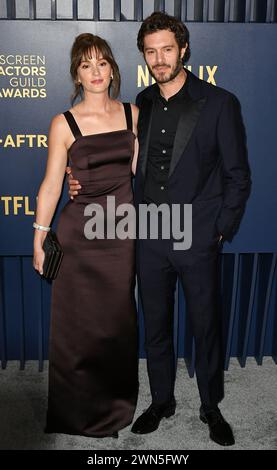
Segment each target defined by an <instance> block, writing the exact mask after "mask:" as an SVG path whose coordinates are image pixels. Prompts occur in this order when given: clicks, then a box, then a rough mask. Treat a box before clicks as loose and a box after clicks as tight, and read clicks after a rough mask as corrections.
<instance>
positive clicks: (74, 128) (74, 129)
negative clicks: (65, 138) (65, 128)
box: [63, 111, 82, 139]
mask: <svg viewBox="0 0 277 470" xmlns="http://www.w3.org/2000/svg"><path fill="white" fill-rule="evenodd" d="M63 115H64V117H65V119H66V120H67V123H68V125H69V127H70V129H71V132H72V134H73V135H74V137H75V139H78V137H82V134H81V131H80V129H79V127H78V125H77V122H76V121H75V119H74V117H73V114H72V113H71V112H70V111H65V113H63Z"/></svg>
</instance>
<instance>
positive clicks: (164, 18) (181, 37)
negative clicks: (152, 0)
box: [137, 11, 190, 64]
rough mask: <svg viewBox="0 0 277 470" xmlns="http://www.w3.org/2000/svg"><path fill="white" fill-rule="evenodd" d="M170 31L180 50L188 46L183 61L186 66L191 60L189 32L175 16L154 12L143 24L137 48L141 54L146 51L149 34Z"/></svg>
mask: <svg viewBox="0 0 277 470" xmlns="http://www.w3.org/2000/svg"><path fill="white" fill-rule="evenodd" d="M164 29H166V30H168V31H171V32H172V33H174V34H175V39H176V42H177V44H178V46H179V49H181V48H183V47H185V46H186V44H187V45H188V46H187V49H186V52H185V54H184V57H183V59H182V62H183V64H185V63H186V62H187V61H188V60H189V58H190V45H189V31H188V29H187V27H186V26H185V25H184V24H183V23H182V22H181V21H179V20H177V19H176V18H175V17H174V16H170V15H168V14H167V13H162V12H160V11H154V13H152V15H150V16H148V17H147V18H146V19H145V20H144V21H143V23H142V25H141V27H140V30H139V32H138V37H137V46H138V49H139V51H140V52H142V53H143V51H144V38H145V36H146V35H147V34H152V33H155V32H157V31H162V30H164Z"/></svg>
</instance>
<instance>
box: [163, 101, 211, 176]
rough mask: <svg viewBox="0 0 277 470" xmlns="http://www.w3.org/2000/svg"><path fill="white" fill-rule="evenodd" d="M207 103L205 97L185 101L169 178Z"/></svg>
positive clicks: (176, 135) (175, 140)
mask: <svg viewBox="0 0 277 470" xmlns="http://www.w3.org/2000/svg"><path fill="white" fill-rule="evenodd" d="M205 102H206V98H205V97H204V98H200V99H198V100H195V101H194V100H192V99H191V98H190V97H187V99H186V100H185V103H184V110H183V111H182V113H181V116H180V119H179V122H178V126H177V131H176V134H175V139H174V145H173V151H172V157H171V162H170V167H169V175H168V177H170V176H171V175H172V173H173V171H174V169H175V167H176V165H177V163H178V161H179V160H180V158H181V156H182V154H183V153H184V151H185V149H186V146H187V145H188V142H189V140H190V138H191V135H192V133H193V131H194V128H195V126H196V124H197V121H198V118H199V116H200V113H201V110H202V108H203V106H204V104H205Z"/></svg>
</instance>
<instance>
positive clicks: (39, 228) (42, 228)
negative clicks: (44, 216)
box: [33, 222, 50, 232]
mask: <svg viewBox="0 0 277 470" xmlns="http://www.w3.org/2000/svg"><path fill="white" fill-rule="evenodd" d="M33 227H34V228H36V229H37V230H42V231H43V232H49V230H50V227H44V225H39V224H37V223H36V222H34V223H33Z"/></svg>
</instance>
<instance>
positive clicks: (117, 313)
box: [34, 34, 138, 437]
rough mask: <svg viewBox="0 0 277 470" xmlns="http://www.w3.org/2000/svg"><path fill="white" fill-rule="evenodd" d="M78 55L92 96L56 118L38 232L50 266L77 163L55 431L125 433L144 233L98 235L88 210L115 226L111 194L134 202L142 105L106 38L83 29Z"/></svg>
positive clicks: (52, 377) (80, 85) (57, 304)
mask: <svg viewBox="0 0 277 470" xmlns="http://www.w3.org/2000/svg"><path fill="white" fill-rule="evenodd" d="M71 59H72V60H71V75H72V77H73V80H74V83H75V92H76V93H75V94H76V95H77V94H78V93H79V92H80V94H81V96H82V100H81V101H80V102H79V103H78V104H77V105H76V106H74V107H73V108H72V109H71V110H70V111H67V112H65V113H64V114H61V115H58V116H56V117H55V118H54V119H53V121H52V124H51V128H50V133H49V155H48V162H47V170H46V175H45V178H44V180H43V183H42V185H41V188H40V191H39V196H38V206H37V214H36V223H37V228H36V230H35V239H34V267H35V269H37V270H38V271H39V272H40V273H42V267H43V261H44V252H43V250H42V244H43V241H44V238H45V236H46V232H45V230H44V229H47V227H48V226H49V224H50V222H51V219H52V217H53V214H54V211H55V208H56V205H57V202H58V199H59V195H60V192H61V188H62V182H63V177H64V171H65V167H66V165H67V162H68V161H69V163H70V166H71V168H72V173H73V175H74V177H75V176H76V178H77V179H78V180H79V181H80V184H81V189H80V190H79V196H78V198H76V199H74V200H70V201H69V202H68V203H67V204H66V206H65V207H64V208H63V210H62V213H61V215H60V219H59V223H58V230H57V235H58V238H59V241H60V243H61V245H62V248H63V251H64V257H63V261H62V264H61V267H60V271H59V273H58V277H57V279H56V280H55V281H54V282H53V288H52V312H51V331H50V352H49V399H48V413H47V425H46V431H47V432H60V433H69V434H79V435H85V436H93V437H104V436H113V437H117V435H118V431H119V430H120V429H122V428H124V427H125V426H127V425H128V424H130V423H131V422H132V419H133V415H134V411H135V406H136V401H137V391H138V370H137V361H138V360H137V321H136V308H135V299H134V282H135V281H134V280H135V273H134V240H133V239H130V238H129V239H128V238H127V239H120V238H118V237H117V236H116V235H115V238H114V239H113V238H111V239H109V238H107V236H106V234H105V238H103V239H101V238H100V239H99V238H95V239H88V238H87V237H86V236H85V234H84V227H85V224H86V222H87V221H88V217H87V216H85V215H84V210H85V208H86V207H87V205H88V204H91V203H95V204H99V205H100V207H101V208H103V213H104V216H105V224H104V225H105V228H106V227H107V223H112V221H111V220H109V216H108V212H107V210H106V207H107V197H108V196H113V197H114V198H115V199H114V200H115V207H116V208H117V207H118V206H119V205H120V204H126V203H129V204H132V201H133V194H132V187H131V169H132V168H133V170H134V167H135V160H136V156H135V155H136V154H137V143H136V135H135V133H136V121H137V108H136V107H135V106H134V105H130V104H129V103H124V104H123V103H120V102H119V101H117V100H115V99H112V98H111V97H110V92H111V93H112V92H113V93H117V92H118V90H119V82H120V76H119V71H118V67H117V65H116V62H115V61H114V58H113V55H112V52H111V50H110V48H109V46H108V44H107V43H106V42H105V41H104V40H103V39H101V38H99V37H97V36H94V35H92V34H82V35H80V36H78V37H77V38H76V40H75V43H74V44H73V48H72V55H71ZM118 220H120V217H119V218H118V217H117V218H116V222H118Z"/></svg>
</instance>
